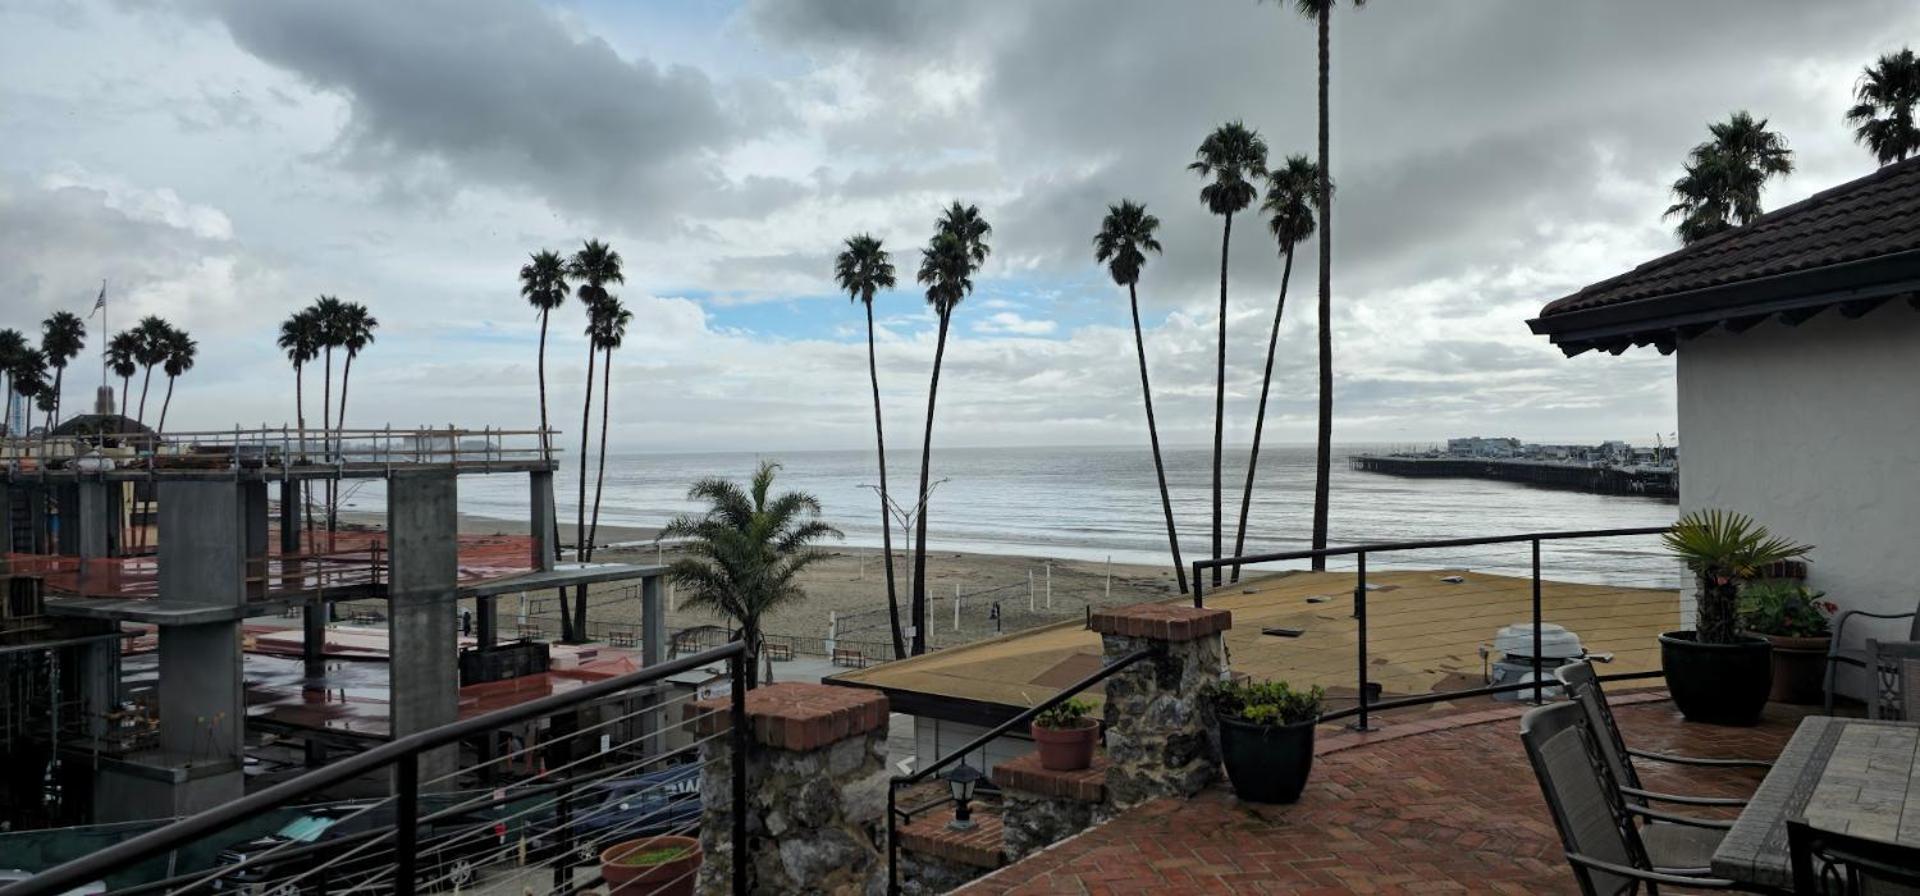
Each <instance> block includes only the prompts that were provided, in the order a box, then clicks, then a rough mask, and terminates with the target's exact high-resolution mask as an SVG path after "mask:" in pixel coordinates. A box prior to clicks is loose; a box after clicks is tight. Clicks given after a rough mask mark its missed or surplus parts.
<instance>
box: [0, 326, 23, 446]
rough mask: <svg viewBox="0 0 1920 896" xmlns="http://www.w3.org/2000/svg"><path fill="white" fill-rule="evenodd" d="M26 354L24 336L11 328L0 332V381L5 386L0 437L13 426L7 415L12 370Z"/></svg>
mask: <svg viewBox="0 0 1920 896" xmlns="http://www.w3.org/2000/svg"><path fill="white" fill-rule="evenodd" d="M26 353H27V337H26V336H24V335H22V334H21V333H20V331H19V330H15V329H13V328H11V327H9V328H7V329H4V330H0V379H4V380H5V384H6V386H5V388H4V389H0V436H4V435H7V433H8V429H9V427H11V426H12V424H13V415H12V414H9V413H7V411H9V410H11V409H12V407H13V368H14V365H16V364H19V363H20V358H21V356H22V355H25V354H26Z"/></svg>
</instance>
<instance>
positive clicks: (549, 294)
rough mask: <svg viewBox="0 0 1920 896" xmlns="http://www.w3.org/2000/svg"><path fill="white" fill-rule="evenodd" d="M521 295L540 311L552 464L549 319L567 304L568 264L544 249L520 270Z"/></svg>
mask: <svg viewBox="0 0 1920 896" xmlns="http://www.w3.org/2000/svg"><path fill="white" fill-rule="evenodd" d="M520 295H521V296H522V297H523V298H525V299H526V300H527V304H529V305H532V306H533V307H535V308H538V309H540V368H539V369H540V451H541V455H542V456H543V457H545V458H546V459H548V460H552V459H553V442H552V440H551V439H550V438H549V437H548V434H547V428H548V427H547V316H548V315H550V314H552V313H553V310H554V309H555V308H558V307H560V306H561V305H565V304H566V303H567V263H566V261H565V260H563V259H561V257H560V255H559V253H556V252H554V251H552V250H549V249H542V250H540V251H539V252H536V253H534V254H533V256H532V260H531V261H528V262H527V263H526V264H523V265H521V266H520Z"/></svg>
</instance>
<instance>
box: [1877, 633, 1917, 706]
mask: <svg viewBox="0 0 1920 896" xmlns="http://www.w3.org/2000/svg"><path fill="white" fill-rule="evenodd" d="M1866 655H1867V657H1868V663H1870V666H1869V675H1868V680H1869V682H1870V683H1871V684H1872V686H1873V690H1872V692H1871V693H1869V694H1868V695H1867V698H1868V699H1867V718H1870V719H1893V720H1903V721H1908V722H1920V641H1877V640H1874V639H1873V638H1868V639H1867V649H1866Z"/></svg>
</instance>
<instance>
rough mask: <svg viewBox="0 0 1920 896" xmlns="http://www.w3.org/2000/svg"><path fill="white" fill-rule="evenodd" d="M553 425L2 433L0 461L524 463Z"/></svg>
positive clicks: (137, 465)
mask: <svg viewBox="0 0 1920 896" xmlns="http://www.w3.org/2000/svg"><path fill="white" fill-rule="evenodd" d="M559 434H560V433H559V430H552V429H550V430H547V431H546V433H545V438H544V439H543V438H542V433H541V431H540V430H537V429H505V428H496V427H492V426H485V427H482V428H480V429H465V428H461V427H456V426H454V425H452V424H448V425H446V426H418V427H402V428H398V429H396V428H394V427H392V426H384V427H381V428H379V429H342V428H333V429H305V428H301V427H298V426H279V427H268V426H261V427H257V428H249V427H239V426H236V427H234V428H233V429H230V430H197V431H190V432H167V433H155V432H124V433H120V432H103V433H86V434H75V435H57V436H56V435H40V436H9V437H6V438H4V439H0V463H6V464H11V465H15V466H18V465H20V464H21V462H22V461H38V460H64V459H71V458H74V457H78V456H80V455H83V454H86V453H88V452H90V451H92V450H94V449H95V448H100V447H107V448H109V449H110V450H109V451H108V456H109V457H111V458H113V459H114V460H115V462H116V464H117V465H118V466H120V467H123V468H124V467H131V468H134V469H156V468H167V467H176V466H177V467H195V466H212V465H219V466H230V467H234V468H239V467H262V468H268V469H272V468H283V469H284V468H290V467H313V466H323V467H325V466H352V465H369V464H371V465H393V464H428V463H439V464H451V465H454V466H459V465H461V464H463V463H464V464H487V463H515V462H531V461H537V460H541V459H543V458H550V457H553V456H555V455H557V454H559V453H560V448H559V446H558V445H557V444H556V442H557V439H556V437H557V436H558V435H559Z"/></svg>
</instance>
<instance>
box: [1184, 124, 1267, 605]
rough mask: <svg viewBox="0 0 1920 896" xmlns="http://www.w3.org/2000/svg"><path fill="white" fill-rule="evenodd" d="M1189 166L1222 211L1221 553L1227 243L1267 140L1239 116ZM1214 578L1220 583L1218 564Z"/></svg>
mask: <svg viewBox="0 0 1920 896" xmlns="http://www.w3.org/2000/svg"><path fill="white" fill-rule="evenodd" d="M1187 170H1189V171H1192V172H1194V173H1195V174H1198V175H1200V176H1201V177H1207V178H1212V180H1211V181H1210V182H1209V183H1208V184H1207V185H1206V186H1204V187H1201V188H1200V201H1201V202H1202V203H1204V204H1205V205H1206V206H1207V210H1208V211H1210V212H1212V213H1214V214H1216V215H1219V216H1220V220H1221V225H1220V337H1219V341H1218V349H1219V350H1218V353H1217V354H1216V356H1215V362H1214V384H1213V556H1215V557H1220V556H1223V555H1222V554H1221V553H1220V548H1221V543H1220V455H1221V452H1222V451H1223V449H1224V448H1225V438H1226V421H1227V247H1228V246H1229V245H1230V244H1231V242H1232V239H1233V213H1234V212H1237V211H1240V210H1242V209H1244V208H1246V207H1247V206H1249V205H1251V204H1253V201H1254V200H1255V199H1258V198H1260V188H1259V187H1256V186H1254V185H1253V180H1254V179H1255V178H1258V177H1261V176H1263V175H1265V174H1266V173H1267V143H1266V141H1264V140H1262V139H1260V135H1259V134H1257V133H1255V132H1254V131H1253V130H1251V129H1249V128H1248V127H1247V126H1246V125H1244V124H1241V123H1240V122H1238V121H1230V122H1227V123H1226V124H1223V125H1221V126H1220V127H1218V128H1215V129H1214V131H1213V133H1211V134H1208V135H1207V139H1205V140H1202V141H1201V142H1200V148H1199V150H1197V151H1195V153H1194V160H1193V162H1192V163H1191V164H1189V165H1187ZM1213 583H1214V584H1215V585H1218V584H1220V568H1219V567H1214V570H1213Z"/></svg>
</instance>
